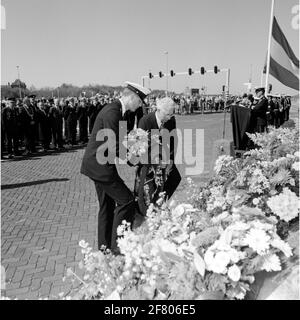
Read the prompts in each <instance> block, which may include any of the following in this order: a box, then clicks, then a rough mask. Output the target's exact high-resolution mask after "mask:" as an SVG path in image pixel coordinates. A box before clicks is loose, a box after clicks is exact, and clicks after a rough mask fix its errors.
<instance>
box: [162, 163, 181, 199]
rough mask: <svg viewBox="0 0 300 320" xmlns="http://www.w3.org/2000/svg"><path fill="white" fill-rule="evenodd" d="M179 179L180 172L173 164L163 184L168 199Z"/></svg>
mask: <svg viewBox="0 0 300 320" xmlns="http://www.w3.org/2000/svg"><path fill="white" fill-rule="evenodd" d="M180 181H181V176H180V173H179V171H178V169H177V167H176V166H175V165H173V166H172V169H171V171H170V173H169V175H168V178H167V181H166V182H165V185H164V191H166V196H167V198H168V199H170V198H171V197H172V195H173V193H174V192H175V190H176V188H177V187H178V185H179V183H180Z"/></svg>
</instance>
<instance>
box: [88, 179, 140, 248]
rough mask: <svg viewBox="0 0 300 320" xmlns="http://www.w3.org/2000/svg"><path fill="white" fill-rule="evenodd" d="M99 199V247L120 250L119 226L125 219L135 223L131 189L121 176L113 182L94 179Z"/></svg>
mask: <svg viewBox="0 0 300 320" xmlns="http://www.w3.org/2000/svg"><path fill="white" fill-rule="evenodd" d="M94 183H95V187H96V192H97V196H98V201H99V206H100V209H99V214H98V248H99V250H100V249H101V247H102V246H106V247H107V248H109V249H111V250H112V251H113V252H116V253H117V252H118V251H119V249H118V244H117V237H118V236H117V228H118V226H119V225H121V224H122V221H123V220H126V221H128V222H130V223H133V220H134V216H135V202H134V197H133V194H132V193H131V191H130V190H129V189H128V188H127V186H126V185H125V183H124V181H123V180H122V179H121V178H119V179H116V180H114V181H111V182H100V181H94Z"/></svg>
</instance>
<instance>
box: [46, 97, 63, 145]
mask: <svg viewBox="0 0 300 320" xmlns="http://www.w3.org/2000/svg"><path fill="white" fill-rule="evenodd" d="M49 117H50V124H51V132H52V138H53V146H54V148H55V149H57V148H59V149H63V112H62V109H61V107H60V105H59V101H58V99H54V101H53V104H52V105H51V106H50V110H49Z"/></svg>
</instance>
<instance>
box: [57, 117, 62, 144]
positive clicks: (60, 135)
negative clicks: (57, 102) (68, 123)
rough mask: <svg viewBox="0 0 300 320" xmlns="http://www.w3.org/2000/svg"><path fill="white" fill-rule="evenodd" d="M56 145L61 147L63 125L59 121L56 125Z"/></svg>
mask: <svg viewBox="0 0 300 320" xmlns="http://www.w3.org/2000/svg"><path fill="white" fill-rule="evenodd" d="M57 143H58V147H59V148H61V147H63V123H62V121H60V122H59V123H58V128H57Z"/></svg>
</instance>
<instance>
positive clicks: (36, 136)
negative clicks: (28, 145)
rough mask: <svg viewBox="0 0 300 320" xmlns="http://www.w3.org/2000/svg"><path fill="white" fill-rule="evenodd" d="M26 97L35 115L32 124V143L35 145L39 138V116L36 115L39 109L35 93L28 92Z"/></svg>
mask: <svg viewBox="0 0 300 320" xmlns="http://www.w3.org/2000/svg"><path fill="white" fill-rule="evenodd" d="M28 98H29V104H30V108H32V109H34V113H35V115H36V118H35V124H34V145H35V147H36V146H37V145H38V144H39V141H40V140H41V136H40V125H39V117H38V114H39V110H38V106H37V101H36V95H35V94H30V95H29V96H28Z"/></svg>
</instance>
